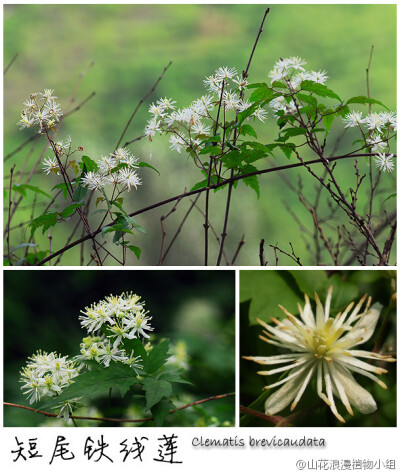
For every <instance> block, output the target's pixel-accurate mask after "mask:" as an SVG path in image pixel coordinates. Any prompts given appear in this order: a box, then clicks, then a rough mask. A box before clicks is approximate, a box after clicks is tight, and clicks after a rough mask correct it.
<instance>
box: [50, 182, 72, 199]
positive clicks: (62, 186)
mask: <svg viewBox="0 0 400 475" xmlns="http://www.w3.org/2000/svg"><path fill="white" fill-rule="evenodd" d="M53 190H61V191H62V192H63V195H64V199H65V200H66V199H67V192H68V188H67V185H66V184H65V183H59V184H58V185H56V186H53V188H52V189H51V191H53Z"/></svg>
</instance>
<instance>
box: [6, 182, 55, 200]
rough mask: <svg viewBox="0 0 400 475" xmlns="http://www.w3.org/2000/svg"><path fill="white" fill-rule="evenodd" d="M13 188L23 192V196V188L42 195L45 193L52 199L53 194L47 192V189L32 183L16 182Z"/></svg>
mask: <svg viewBox="0 0 400 475" xmlns="http://www.w3.org/2000/svg"><path fill="white" fill-rule="evenodd" d="M13 190H15V191H18V192H19V193H21V194H22V195H23V196H25V195H24V194H23V192H22V190H30V191H33V192H34V193H38V194H40V195H44V196H46V197H47V198H50V199H51V195H49V194H48V193H46V192H45V191H43V190H41V189H40V188H39V187H37V186H32V185H23V184H22V185H20V184H17V183H16V184H15V185H13Z"/></svg>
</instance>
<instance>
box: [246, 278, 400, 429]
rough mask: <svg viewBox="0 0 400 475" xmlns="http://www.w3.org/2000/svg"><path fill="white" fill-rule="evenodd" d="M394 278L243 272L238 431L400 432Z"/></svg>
mask: <svg viewBox="0 0 400 475" xmlns="http://www.w3.org/2000/svg"><path fill="white" fill-rule="evenodd" d="M396 328H397V319H396V271H394V270H386V271H379V270H351V271H350V270H326V271H322V270H321V271H320V270H293V271H289V270H282V271H277V270H270V271H256V270H252V271H250V270H249V271H240V356H241V362H240V404H241V419H240V426H242V427H277V426H294V427H317V426H318V427H349V426H350V427H364V426H365V427H393V426H396V417H397V404H396V382H397V379H396Z"/></svg>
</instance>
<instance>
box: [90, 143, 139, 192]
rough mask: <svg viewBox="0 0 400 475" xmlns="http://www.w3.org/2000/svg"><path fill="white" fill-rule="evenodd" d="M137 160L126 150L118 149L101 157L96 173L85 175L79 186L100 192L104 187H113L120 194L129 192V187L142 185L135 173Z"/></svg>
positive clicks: (91, 172)
mask: <svg viewBox="0 0 400 475" xmlns="http://www.w3.org/2000/svg"><path fill="white" fill-rule="evenodd" d="M138 160H139V159H138V158H136V157H134V156H133V155H132V154H131V153H130V151H129V150H127V149H126V148H119V149H117V150H116V151H115V153H111V154H110V155H109V156H106V157H101V159H100V160H98V161H97V171H90V172H87V173H85V175H84V176H83V178H82V179H81V184H82V185H83V186H87V187H88V188H89V190H101V189H102V188H104V187H105V186H106V185H114V186H116V187H117V189H118V190H119V191H120V192H122V191H126V190H127V191H130V190H131V187H135V188H137V187H138V186H139V185H141V184H142V181H141V179H140V177H139V176H138V174H137V173H136V171H135V169H136V168H138V165H137V163H138ZM119 186H120V187H121V188H119Z"/></svg>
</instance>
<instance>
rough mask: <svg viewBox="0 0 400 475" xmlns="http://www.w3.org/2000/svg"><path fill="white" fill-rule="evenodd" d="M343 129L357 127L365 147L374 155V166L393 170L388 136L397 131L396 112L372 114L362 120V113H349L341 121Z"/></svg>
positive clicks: (384, 169)
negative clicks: (343, 124) (343, 125)
mask: <svg viewBox="0 0 400 475" xmlns="http://www.w3.org/2000/svg"><path fill="white" fill-rule="evenodd" d="M343 121H344V123H345V128H348V127H358V128H359V129H360V131H361V133H362V134H363V137H364V139H365V142H366V146H368V147H370V148H371V151H372V152H373V153H376V154H377V155H376V157H375V164H376V166H377V167H378V168H379V169H380V170H383V171H389V172H391V171H392V170H393V169H394V163H393V154H392V153H391V154H387V152H388V150H389V142H388V141H389V136H390V133H391V132H396V131H397V114H396V112H372V113H371V114H367V115H366V116H365V117H364V118H363V116H362V112H357V111H352V112H349V113H348V114H347V115H346V117H344V119H343Z"/></svg>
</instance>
